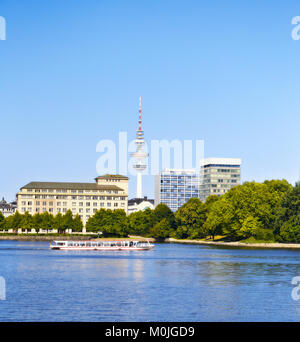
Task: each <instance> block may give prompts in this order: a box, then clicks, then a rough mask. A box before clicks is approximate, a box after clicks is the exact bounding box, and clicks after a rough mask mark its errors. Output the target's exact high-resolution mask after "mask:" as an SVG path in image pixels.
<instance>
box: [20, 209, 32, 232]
mask: <svg viewBox="0 0 300 342" xmlns="http://www.w3.org/2000/svg"><path fill="white" fill-rule="evenodd" d="M33 227H34V223H33V218H32V216H31V215H30V214H29V212H28V211H26V213H25V214H24V215H23V216H22V221H21V228H22V229H27V230H31V229H32V228H33Z"/></svg>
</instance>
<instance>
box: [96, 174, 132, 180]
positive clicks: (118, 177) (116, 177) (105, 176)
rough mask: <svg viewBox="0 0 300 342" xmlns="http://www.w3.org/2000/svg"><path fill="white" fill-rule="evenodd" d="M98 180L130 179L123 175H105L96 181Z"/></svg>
mask: <svg viewBox="0 0 300 342" xmlns="http://www.w3.org/2000/svg"><path fill="white" fill-rule="evenodd" d="M98 178H111V179H129V178H128V177H126V176H122V175H108V174H106V175H103V176H98V177H96V178H95V179H98Z"/></svg>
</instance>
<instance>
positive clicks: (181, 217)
mask: <svg viewBox="0 0 300 342" xmlns="http://www.w3.org/2000/svg"><path fill="white" fill-rule="evenodd" d="M175 218H176V224H177V230H176V233H175V236H176V237H177V238H180V239H186V238H191V239H196V238H201V237H204V235H205V232H204V230H203V224H204V222H205V221H206V218H207V206H206V205H205V204H204V203H202V202H201V201H200V200H199V199H198V198H190V199H189V200H188V201H187V202H186V203H185V204H184V205H183V206H182V207H180V208H179V209H178V210H177V211H176V213H175Z"/></svg>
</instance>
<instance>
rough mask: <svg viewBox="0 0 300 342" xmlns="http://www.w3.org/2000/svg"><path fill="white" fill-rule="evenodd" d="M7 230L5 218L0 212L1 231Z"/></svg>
mask: <svg viewBox="0 0 300 342" xmlns="http://www.w3.org/2000/svg"><path fill="white" fill-rule="evenodd" d="M3 229H5V217H4V215H3V214H2V213H1V211H0V230H3Z"/></svg>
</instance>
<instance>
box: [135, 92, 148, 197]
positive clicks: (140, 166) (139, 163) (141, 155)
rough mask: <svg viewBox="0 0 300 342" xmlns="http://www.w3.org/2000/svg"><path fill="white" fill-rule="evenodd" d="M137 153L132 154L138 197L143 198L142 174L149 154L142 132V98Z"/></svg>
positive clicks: (136, 142) (137, 132) (140, 99)
mask: <svg viewBox="0 0 300 342" xmlns="http://www.w3.org/2000/svg"><path fill="white" fill-rule="evenodd" d="M135 145H136V152H134V153H131V156H132V157H134V158H135V159H136V163H135V164H134V165H133V168H134V169H135V170H136V172H137V185H136V197H137V198H142V173H143V171H144V170H145V169H146V168H147V164H144V163H143V160H144V159H147V158H148V153H146V152H144V151H143V150H144V145H145V140H144V131H143V130H142V97H141V96H140V97H139V122H138V130H137V131H136V140H135Z"/></svg>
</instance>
